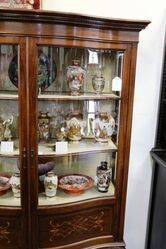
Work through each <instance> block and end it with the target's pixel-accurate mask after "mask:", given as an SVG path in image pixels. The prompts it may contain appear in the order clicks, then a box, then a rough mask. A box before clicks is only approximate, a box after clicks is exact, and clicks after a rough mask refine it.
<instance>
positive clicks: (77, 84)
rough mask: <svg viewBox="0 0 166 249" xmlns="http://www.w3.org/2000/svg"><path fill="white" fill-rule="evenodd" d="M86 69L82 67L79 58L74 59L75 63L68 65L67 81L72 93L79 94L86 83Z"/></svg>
mask: <svg viewBox="0 0 166 249" xmlns="http://www.w3.org/2000/svg"><path fill="white" fill-rule="evenodd" d="M84 78H85V70H84V69H83V68H82V67H80V65H79V60H74V61H73V65H72V66H69V67H67V83H68V85H69V88H70V90H71V94H72V95H79V94H80V90H81V87H82V86H83V84H84Z"/></svg>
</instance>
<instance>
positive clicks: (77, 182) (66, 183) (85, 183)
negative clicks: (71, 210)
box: [58, 174, 94, 195]
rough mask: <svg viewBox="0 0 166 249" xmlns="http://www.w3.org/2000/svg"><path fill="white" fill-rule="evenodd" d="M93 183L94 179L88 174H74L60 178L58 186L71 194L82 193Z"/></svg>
mask: <svg viewBox="0 0 166 249" xmlns="http://www.w3.org/2000/svg"><path fill="white" fill-rule="evenodd" d="M93 185H94V182H93V179H92V178H91V177H89V176H86V175H81V174H72V175H64V176H60V177H59V178H58V188H59V189H62V190H63V191H64V192H66V193H67V194H70V195H80V194H82V193H84V192H85V190H87V189H90V188H92V187H93Z"/></svg>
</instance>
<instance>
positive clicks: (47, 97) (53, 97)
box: [38, 93, 120, 100]
mask: <svg viewBox="0 0 166 249" xmlns="http://www.w3.org/2000/svg"><path fill="white" fill-rule="evenodd" d="M111 99H112V100H116V99H117V100H118V99H120V97H119V96H118V95H115V94H111V93H107V94H105V93H103V94H94V93H87V94H83V95H78V96H73V95H65V94H57V93H56V94H41V95H39V96H38V100H111Z"/></svg>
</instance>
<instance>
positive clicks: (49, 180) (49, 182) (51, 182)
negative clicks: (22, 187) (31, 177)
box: [44, 171, 58, 197]
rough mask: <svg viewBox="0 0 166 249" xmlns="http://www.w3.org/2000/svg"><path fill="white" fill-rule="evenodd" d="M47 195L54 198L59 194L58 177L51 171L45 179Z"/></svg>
mask: <svg viewBox="0 0 166 249" xmlns="http://www.w3.org/2000/svg"><path fill="white" fill-rule="evenodd" d="M44 186H45V194H46V196H47V197H54V196H55V195H56V192H57V186H58V177H57V176H56V175H55V174H54V172H52V171H50V172H48V173H47V174H46V176H45V179H44Z"/></svg>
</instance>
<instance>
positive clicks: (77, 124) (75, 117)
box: [66, 111, 86, 141]
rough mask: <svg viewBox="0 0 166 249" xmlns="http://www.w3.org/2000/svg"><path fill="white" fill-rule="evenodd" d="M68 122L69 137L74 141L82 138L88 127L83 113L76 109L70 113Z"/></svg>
mask: <svg viewBox="0 0 166 249" xmlns="http://www.w3.org/2000/svg"><path fill="white" fill-rule="evenodd" d="M66 124H67V137H68V139H70V140H72V141H79V140H81V138H82V136H83V135H84V130H85V127H86V122H85V121H84V120H83V115H82V113H80V112H77V111H75V112H73V113H71V114H69V116H68V119H67V121H66Z"/></svg>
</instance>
